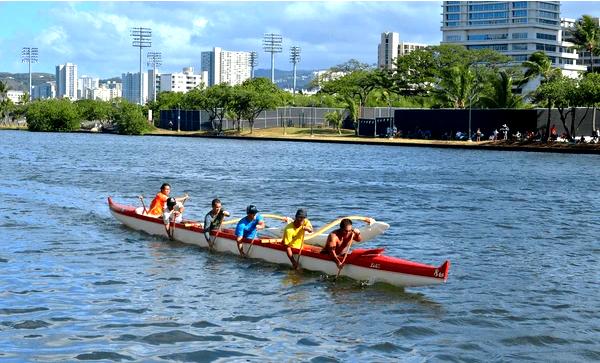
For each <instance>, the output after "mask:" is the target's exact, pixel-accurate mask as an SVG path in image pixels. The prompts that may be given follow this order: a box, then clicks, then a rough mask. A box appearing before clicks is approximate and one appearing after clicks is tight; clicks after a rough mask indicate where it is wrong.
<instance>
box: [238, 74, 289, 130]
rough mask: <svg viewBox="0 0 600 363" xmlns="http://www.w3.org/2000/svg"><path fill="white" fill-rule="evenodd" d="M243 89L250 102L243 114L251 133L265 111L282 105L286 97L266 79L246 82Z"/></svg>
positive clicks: (254, 79)
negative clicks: (255, 121)
mask: <svg viewBox="0 0 600 363" xmlns="http://www.w3.org/2000/svg"><path fill="white" fill-rule="evenodd" d="M242 88H243V89H244V90H246V91H247V95H248V102H247V105H246V109H245V110H244V112H243V115H244V118H245V119H246V120H248V123H249V124H250V133H252V131H253V129H254V120H255V119H256V117H258V115H259V114H260V113H261V112H263V111H264V110H269V109H273V108H276V107H277V106H280V105H282V102H283V99H284V97H285V96H284V95H283V91H281V90H280V89H279V88H278V87H277V86H276V85H274V84H273V83H271V81H270V80H268V79H266V78H253V79H248V80H245V81H244V82H243V83H242Z"/></svg>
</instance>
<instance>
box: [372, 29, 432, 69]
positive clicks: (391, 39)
mask: <svg viewBox="0 0 600 363" xmlns="http://www.w3.org/2000/svg"><path fill="white" fill-rule="evenodd" d="M425 47H427V44H420V43H410V42H401V41H400V35H399V34H398V33H395V32H384V33H381V42H380V43H379V45H378V46H377V66H378V67H379V68H385V69H393V68H395V65H394V62H395V60H396V59H397V58H398V57H402V56H403V55H406V54H408V53H410V52H412V51H414V50H417V49H422V48H425Z"/></svg>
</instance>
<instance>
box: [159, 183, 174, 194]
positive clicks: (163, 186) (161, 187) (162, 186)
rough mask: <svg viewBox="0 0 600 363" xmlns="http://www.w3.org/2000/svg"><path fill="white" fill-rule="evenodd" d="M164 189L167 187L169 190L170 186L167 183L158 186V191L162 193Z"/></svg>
mask: <svg viewBox="0 0 600 363" xmlns="http://www.w3.org/2000/svg"><path fill="white" fill-rule="evenodd" d="M165 187H169V188H170V187H171V184H169V183H163V185H161V186H160V191H161V192H162V191H163V189H165Z"/></svg>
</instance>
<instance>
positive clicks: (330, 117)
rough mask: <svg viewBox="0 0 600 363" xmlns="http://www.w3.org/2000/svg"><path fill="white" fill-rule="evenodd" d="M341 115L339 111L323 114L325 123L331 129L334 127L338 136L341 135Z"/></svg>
mask: <svg viewBox="0 0 600 363" xmlns="http://www.w3.org/2000/svg"><path fill="white" fill-rule="evenodd" d="M343 120H344V119H343V117H342V113H341V112H340V111H333V112H327V113H326V114H325V121H327V123H328V124H329V125H331V126H332V127H334V128H335V129H336V130H337V132H338V134H340V135H341V134H342V130H341V128H342V121H343Z"/></svg>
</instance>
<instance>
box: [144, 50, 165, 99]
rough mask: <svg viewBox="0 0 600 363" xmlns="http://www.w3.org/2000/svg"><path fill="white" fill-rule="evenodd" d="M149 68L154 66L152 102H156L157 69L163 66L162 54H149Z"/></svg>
mask: <svg viewBox="0 0 600 363" xmlns="http://www.w3.org/2000/svg"><path fill="white" fill-rule="evenodd" d="M147 57H148V66H152V69H153V70H152V96H153V97H152V101H154V102H156V68H158V67H160V66H162V54H161V53H160V52H148V55H147Z"/></svg>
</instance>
